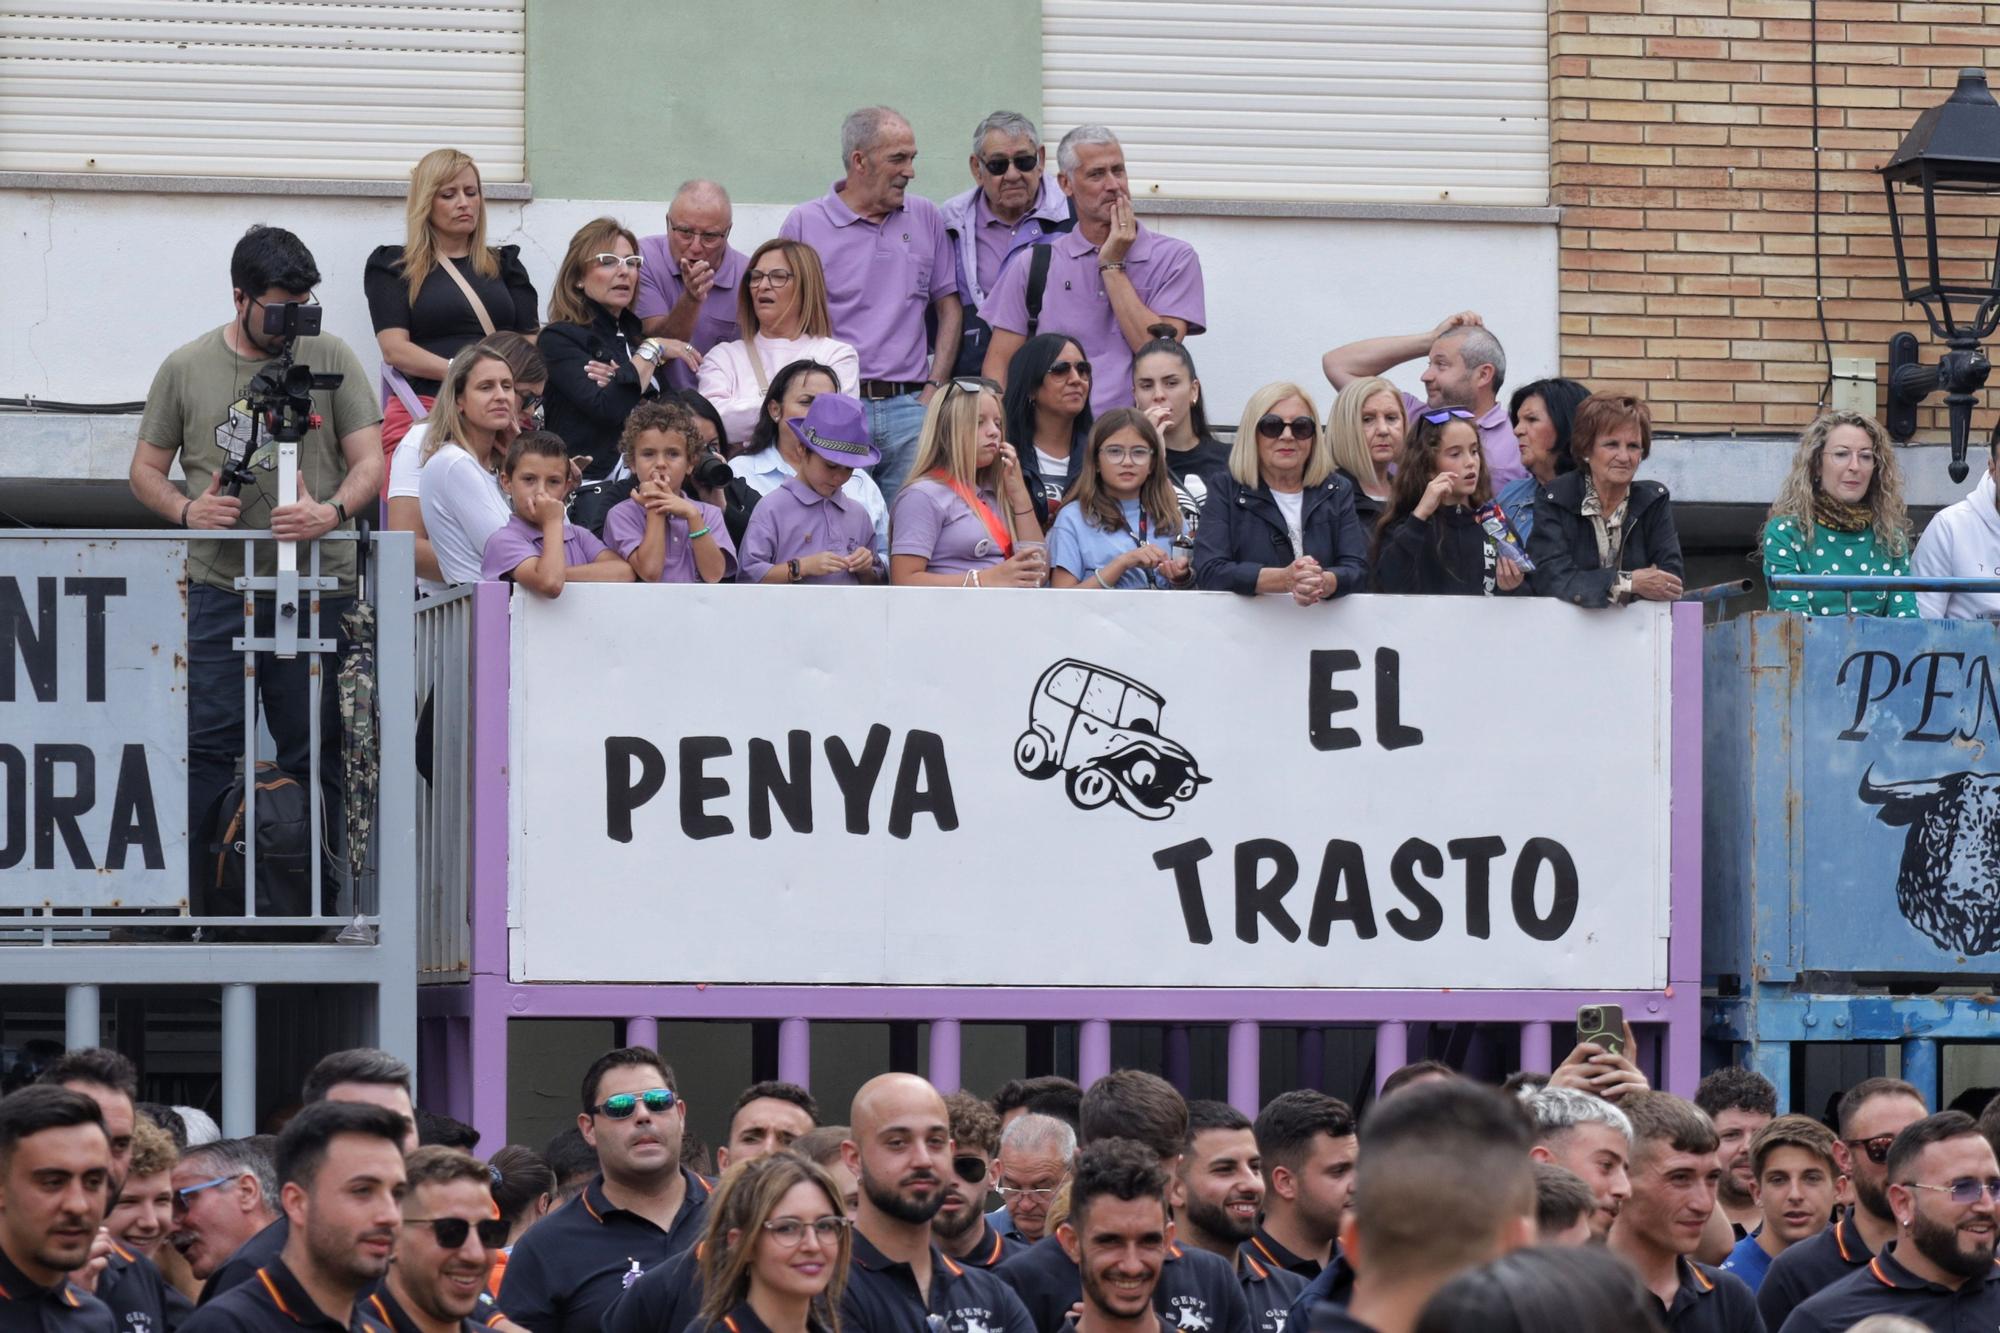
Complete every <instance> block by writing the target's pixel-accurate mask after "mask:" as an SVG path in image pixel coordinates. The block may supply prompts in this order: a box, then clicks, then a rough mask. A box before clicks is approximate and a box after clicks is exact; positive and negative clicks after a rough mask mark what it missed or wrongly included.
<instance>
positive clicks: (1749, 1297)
mask: <svg viewBox="0 0 2000 1333" xmlns="http://www.w3.org/2000/svg"><path fill="white" fill-rule="evenodd" d="M1674 1266H1675V1267H1676V1268H1678V1269H1679V1270H1680V1275H1681V1285H1680V1286H1679V1287H1678V1288H1677V1289H1676V1290H1675V1292H1674V1299H1673V1303H1672V1304H1671V1305H1668V1306H1665V1307H1664V1308H1663V1309H1662V1310H1661V1311H1660V1313H1661V1315H1662V1317H1663V1318H1664V1319H1665V1321H1666V1325H1667V1333H1764V1321H1763V1320H1762V1319H1760V1318H1758V1317H1757V1297H1756V1295H1755V1294H1754V1293H1752V1292H1751V1290H1750V1287H1749V1284H1748V1283H1746V1282H1744V1280H1743V1279H1742V1278H1740V1277H1738V1276H1736V1274H1734V1273H1725V1272H1723V1271H1722V1270H1721V1269H1720V1268H1711V1267H1710V1266H1709V1265H1707V1264H1698V1263H1695V1262H1694V1261H1693V1260H1691V1259H1688V1258H1685V1257H1682V1258H1680V1259H1676V1260H1675V1261H1674ZM1655 1299H1656V1300H1657V1299H1658V1298H1657V1297H1655Z"/></svg>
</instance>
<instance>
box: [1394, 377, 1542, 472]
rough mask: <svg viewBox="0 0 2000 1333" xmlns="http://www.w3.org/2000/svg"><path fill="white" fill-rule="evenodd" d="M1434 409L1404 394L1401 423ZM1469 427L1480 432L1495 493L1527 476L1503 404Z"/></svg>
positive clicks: (1416, 398) (1473, 421)
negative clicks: (1509, 483)
mask: <svg viewBox="0 0 2000 1333" xmlns="http://www.w3.org/2000/svg"><path fill="white" fill-rule="evenodd" d="M1433 410H1435V409H1433V408H1432V407H1431V405H1430V403H1429V402H1428V401H1427V400H1425V399H1422V398H1419V397H1417V396H1416V395H1415V394H1413V393H1406V394H1404V395H1403V420H1405V421H1415V420H1416V419H1417V414H1418V413H1420V412H1429V411H1433ZM1468 410H1470V409H1468ZM1472 424H1473V426H1474V428H1475V429H1477V430H1478V431H1479V452H1480V454H1481V455H1482V456H1484V457H1485V459H1486V472H1487V475H1488V476H1489V477H1491V478H1492V479H1493V493H1494V494H1496V495H1498V494H1499V493H1500V488H1501V487H1502V486H1505V485H1506V484H1507V483H1508V482H1510V481H1519V480H1520V479H1521V478H1522V477H1525V476H1527V475H1528V469H1527V468H1525V467H1522V466H1521V442H1520V441H1519V440H1517V439H1515V438H1514V423H1513V422H1512V421H1511V420H1509V419H1508V416H1507V405H1506V404H1505V403H1495V404H1493V406H1492V407H1490V408H1488V409H1486V411H1485V413H1484V414H1483V415H1481V416H1476V417H1474V418H1473V419H1472Z"/></svg>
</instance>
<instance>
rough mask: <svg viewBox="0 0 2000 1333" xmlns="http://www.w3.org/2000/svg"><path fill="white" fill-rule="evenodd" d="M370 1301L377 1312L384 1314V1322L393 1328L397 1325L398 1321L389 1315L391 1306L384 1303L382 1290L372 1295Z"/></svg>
mask: <svg viewBox="0 0 2000 1333" xmlns="http://www.w3.org/2000/svg"><path fill="white" fill-rule="evenodd" d="M368 1303H369V1304H370V1305H372V1306H374V1307H375V1313H376V1314H378V1315H381V1316H382V1322H383V1323H385V1324H387V1325H388V1326H389V1327H391V1328H394V1327H395V1326H396V1321H395V1320H393V1319H391V1318H390V1317H389V1307H388V1306H386V1305H384V1304H382V1293H381V1292H379V1291H378V1292H376V1293H375V1294H374V1295H373V1296H370V1297H369V1298H368Z"/></svg>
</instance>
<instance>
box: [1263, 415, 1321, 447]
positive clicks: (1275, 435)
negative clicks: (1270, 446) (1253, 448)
mask: <svg viewBox="0 0 2000 1333" xmlns="http://www.w3.org/2000/svg"><path fill="white" fill-rule="evenodd" d="M1288 429H1289V430H1290V431H1291V434H1292V438H1293V439H1295V440H1310V439H1311V438H1312V437H1313V436H1314V434H1316V433H1317V432H1318V430H1319V427H1318V425H1317V423H1315V422H1314V421H1313V419H1312V418H1311V417H1307V416H1297V417H1293V418H1292V419H1291V420H1290V421H1285V420H1283V419H1282V418H1280V417H1277V416H1274V415H1272V414H1271V413H1269V412H1266V413H1265V414H1264V415H1263V416H1261V417H1258V418H1257V434H1259V435H1260V436H1262V437H1263V438H1265V439H1267V440H1282V439H1283V438H1284V437H1285V432H1286V430H1288Z"/></svg>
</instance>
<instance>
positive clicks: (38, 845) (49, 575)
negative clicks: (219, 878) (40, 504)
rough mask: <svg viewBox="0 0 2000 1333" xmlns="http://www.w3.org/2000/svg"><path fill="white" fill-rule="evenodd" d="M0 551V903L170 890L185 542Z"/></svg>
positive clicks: (179, 760) (182, 782)
mask: <svg viewBox="0 0 2000 1333" xmlns="http://www.w3.org/2000/svg"><path fill="white" fill-rule="evenodd" d="M0 552H4V553H5V557H6V558H5V564H4V566H0V907H43V906H50V907H99V908H118V909H129V908H139V907H178V906H180V905H181V904H182V903H184V902H185V901H186V899H187V886H188V879H187V855H188V850H187V702H188V701H187V597H186V594H185V592H184V591H183V588H182V586H181V584H182V577H183V574H184V571H185V568H186V564H187V543H186V542H183V541H164V540H163V541H151V540H144V541H142V540H136V539H135V540H127V541H119V540H115V539H104V540H94V539H84V538H22V539H20V540H8V541H4V542H0Z"/></svg>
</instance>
